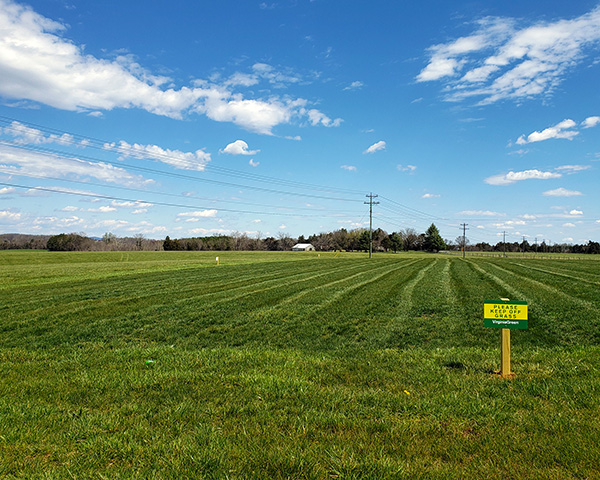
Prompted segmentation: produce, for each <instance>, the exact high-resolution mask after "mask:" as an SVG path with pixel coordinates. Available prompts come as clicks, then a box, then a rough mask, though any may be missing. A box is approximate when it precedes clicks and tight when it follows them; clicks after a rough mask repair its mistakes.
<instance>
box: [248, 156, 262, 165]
mask: <svg viewBox="0 0 600 480" xmlns="http://www.w3.org/2000/svg"><path fill="white" fill-rule="evenodd" d="M248 165H250V166H251V167H258V166H259V165H260V162H255V161H254V159H252V158H251V159H250V161H249V162H248Z"/></svg>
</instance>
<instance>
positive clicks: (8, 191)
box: [0, 187, 17, 195]
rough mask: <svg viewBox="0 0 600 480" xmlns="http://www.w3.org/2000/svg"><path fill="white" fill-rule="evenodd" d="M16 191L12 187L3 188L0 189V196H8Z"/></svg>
mask: <svg viewBox="0 0 600 480" xmlns="http://www.w3.org/2000/svg"><path fill="white" fill-rule="evenodd" d="M16 191H17V189H16V188H14V187H3V188H0V195H9V194H11V193H15V192H16Z"/></svg>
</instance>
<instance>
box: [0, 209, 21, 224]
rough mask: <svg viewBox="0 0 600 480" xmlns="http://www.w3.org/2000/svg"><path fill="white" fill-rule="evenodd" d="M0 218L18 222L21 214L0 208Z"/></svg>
mask: <svg viewBox="0 0 600 480" xmlns="http://www.w3.org/2000/svg"><path fill="white" fill-rule="evenodd" d="M0 220H2V221H7V222H18V221H19V220H21V214H20V213H18V212H11V211H10V210H0Z"/></svg>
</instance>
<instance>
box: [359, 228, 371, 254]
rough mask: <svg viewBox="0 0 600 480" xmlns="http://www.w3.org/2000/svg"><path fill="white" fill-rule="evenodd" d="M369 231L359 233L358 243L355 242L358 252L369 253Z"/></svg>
mask: <svg viewBox="0 0 600 480" xmlns="http://www.w3.org/2000/svg"><path fill="white" fill-rule="evenodd" d="M369 242H370V239H369V231H368V230H363V231H362V232H361V233H360V236H359V237H358V242H357V247H358V248H357V249H358V250H362V251H365V252H368V251H369Z"/></svg>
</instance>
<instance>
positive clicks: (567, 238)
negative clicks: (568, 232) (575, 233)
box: [563, 237, 573, 242]
mask: <svg viewBox="0 0 600 480" xmlns="http://www.w3.org/2000/svg"><path fill="white" fill-rule="evenodd" d="M572 241H573V237H565V238H563V242H572Z"/></svg>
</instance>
